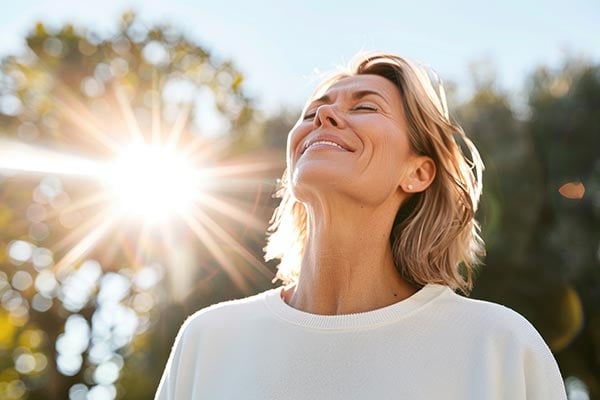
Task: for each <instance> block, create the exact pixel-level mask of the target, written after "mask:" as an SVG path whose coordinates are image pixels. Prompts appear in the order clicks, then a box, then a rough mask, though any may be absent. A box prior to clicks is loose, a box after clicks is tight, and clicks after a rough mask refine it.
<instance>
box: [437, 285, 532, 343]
mask: <svg viewBox="0 0 600 400" xmlns="http://www.w3.org/2000/svg"><path fill="white" fill-rule="evenodd" d="M450 292H451V291H450ZM442 307H445V308H446V311H447V312H448V313H450V314H451V315H453V317H452V318H454V319H455V320H460V321H461V322H462V324H461V325H462V326H463V327H468V328H470V329H474V330H478V331H480V332H481V333H482V334H483V335H484V336H488V335H492V336H494V337H496V338H500V337H502V338H504V339H507V340H512V341H519V342H522V343H523V342H527V343H529V344H530V345H533V344H535V345H540V344H541V343H540V342H543V338H542V337H541V335H540V333H539V332H538V331H537V329H536V328H535V327H534V326H533V324H532V323H531V322H530V321H529V320H528V319H527V318H525V317H524V316H523V315H522V314H520V313H519V312H517V311H515V310H513V309H512V308H509V307H507V306H505V305H502V304H498V303H495V302H491V301H487V300H481V299H474V298H470V297H465V296H462V295H459V294H456V293H454V292H451V294H450V295H448V296H446V297H445V298H444V302H443V304H442Z"/></svg>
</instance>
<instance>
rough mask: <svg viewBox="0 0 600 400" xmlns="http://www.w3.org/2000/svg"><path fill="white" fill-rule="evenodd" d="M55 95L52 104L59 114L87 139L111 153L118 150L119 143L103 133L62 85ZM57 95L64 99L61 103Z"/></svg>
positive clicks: (86, 109)
mask: <svg viewBox="0 0 600 400" xmlns="http://www.w3.org/2000/svg"><path fill="white" fill-rule="evenodd" d="M57 91H58V93H57V95H56V96H53V99H52V100H53V102H54V104H55V105H56V106H57V109H58V111H59V112H61V113H62V115H63V116H64V117H65V118H66V119H67V120H69V121H71V122H72V123H73V124H75V125H76V126H78V127H79V128H81V129H82V130H83V131H85V132H86V133H87V134H88V135H89V137H91V138H92V139H94V140H95V141H96V142H97V143H99V144H101V145H103V146H104V147H106V148H107V149H108V150H110V151H111V152H115V151H117V150H118V148H119V146H120V145H119V143H118V142H116V141H115V140H113V139H112V138H111V137H109V136H108V135H107V134H106V132H105V131H103V130H102V129H101V128H99V127H98V123H97V121H96V117H95V116H94V115H93V114H92V113H91V112H90V111H89V109H88V108H87V107H85V106H84V105H83V104H81V102H80V101H79V100H78V99H77V97H75V96H74V95H73V94H72V93H70V91H69V90H68V89H66V88H63V87H62V85H61V86H59V87H58V88H57ZM59 95H61V96H63V97H65V100H64V101H63V100H62V99H61V98H60V97H59Z"/></svg>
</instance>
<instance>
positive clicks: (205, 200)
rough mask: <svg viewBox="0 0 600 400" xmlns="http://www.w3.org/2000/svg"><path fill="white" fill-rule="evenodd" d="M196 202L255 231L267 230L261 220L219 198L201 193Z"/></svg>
mask: <svg viewBox="0 0 600 400" xmlns="http://www.w3.org/2000/svg"><path fill="white" fill-rule="evenodd" d="M195 200H197V201H198V202H199V203H201V204H203V205H204V206H206V207H208V208H211V209H213V210H215V211H217V212H218V213H220V214H222V215H225V216H228V217H230V218H232V219H234V220H235V221H237V222H241V223H243V224H244V225H245V226H247V227H250V228H252V229H255V230H263V229H265V226H264V223H263V222H262V221H261V220H260V219H258V218H256V217H254V216H253V215H251V214H248V213H246V212H244V211H242V210H241V209H239V208H237V207H234V206H232V205H231V204H229V203H227V202H226V201H223V200H221V199H218V198H217V197H214V196H211V195H209V194H207V193H200V194H198V196H196V197H195Z"/></svg>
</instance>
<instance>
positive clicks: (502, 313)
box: [155, 284, 567, 400]
mask: <svg viewBox="0 0 600 400" xmlns="http://www.w3.org/2000/svg"><path fill="white" fill-rule="evenodd" d="M281 290H282V288H276V289H271V290H267V291H265V292H263V293H260V294H257V295H255V296H252V297H248V298H246V299H241V300H233V301H228V302H224V303H220V304H217V305H214V306H211V307H208V308H206V309H203V310H201V311H199V312H197V313H195V314H194V315H192V316H191V317H190V318H188V319H187V321H186V322H185V323H184V324H183V326H182V328H181V329H180V331H179V334H178V335H177V338H176V340H175V344H174V346H173V349H172V351H171V355H170V357H169V360H168V362H167V365H166V368H165V370H164V373H163V376H162V379H161V381H160V384H159V387H158V391H157V393H156V397H155V400H187V399H249V400H254V399H256V400H258V399H260V400H265V399H286V400H295V399H303V400H307V399H310V400H317V399H323V400H325V399H326V400H335V399H344V400H350V399H415V400H417V399H427V400H431V399H457V400H458V399H460V400H500V399H506V400H521V399H522V400H566V398H567V397H566V394H565V389H564V385H563V380H562V378H561V374H560V371H559V369H558V366H557V364H556V361H555V359H554V357H553V356H552V353H551V352H550V350H549V349H548V347H547V346H546V344H545V342H544V340H543V339H542V338H541V336H540V335H539V333H538V332H537V331H536V330H535V328H534V327H533V326H532V325H531V324H530V323H529V322H528V321H527V320H526V319H525V318H523V317H522V316H521V315H519V314H517V313H516V312H514V311H512V310H511V309H508V308H506V307H504V306H501V305H498V304H494V303H489V302H485V301H480V300H474V299H469V298H466V297H462V296H460V295H458V294H456V293H454V292H453V291H452V290H451V289H450V288H448V287H446V286H443V285H436V284H428V285H426V286H425V287H423V288H422V289H420V290H419V291H418V292H416V293H415V294H413V295H412V296H410V297H409V298H407V299H405V300H402V301H400V302H398V303H395V304H392V305H390V306H387V307H383V308H380V309H377V310H373V311H368V312H363V313H356V314H347V315H316V314H310V313H306V312H303V311H299V310H297V309H295V308H293V307H291V306H289V305H288V304H286V303H285V302H284V301H283V299H282V298H281Z"/></svg>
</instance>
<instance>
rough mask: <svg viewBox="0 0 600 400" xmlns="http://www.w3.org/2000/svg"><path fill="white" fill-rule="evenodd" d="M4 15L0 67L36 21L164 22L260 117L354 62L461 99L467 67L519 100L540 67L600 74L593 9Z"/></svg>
mask: <svg viewBox="0 0 600 400" xmlns="http://www.w3.org/2000/svg"><path fill="white" fill-rule="evenodd" d="M4 3H5V4H4V5H3V7H2V12H1V13H0V56H4V55H8V54H15V53H18V52H20V51H22V49H23V48H24V37H25V36H26V34H27V33H28V32H29V31H30V30H31V29H32V27H33V26H34V24H35V23H36V22H37V21H42V22H44V23H45V24H47V25H49V26H55V27H58V26H60V25H61V24H63V23H67V22H69V23H73V24H74V25H76V26H82V27H86V28H88V29H91V30H95V31H98V32H104V33H110V32H111V31H112V30H114V29H115V27H116V25H117V21H118V19H119V16H120V15H121V14H122V13H123V12H124V11H126V10H135V11H136V12H137V13H138V15H139V16H140V17H141V18H142V20H143V21H145V22H146V23H148V24H152V23H153V22H168V23H170V24H171V25H173V26H176V27H178V28H180V29H181V30H182V31H183V32H185V33H186V34H187V35H188V36H189V37H191V38H192V39H194V40H195V41H197V42H198V43H199V44H201V45H202V46H204V47H206V48H208V49H210V50H211V51H212V53H213V54H214V55H216V56H218V57H219V58H223V59H231V60H233V62H234V63H235V65H236V66H237V68H238V69H240V70H241V71H242V72H243V73H244V76H245V79H246V89H247V92H248V93H249V94H250V95H251V96H252V97H253V98H254V99H256V102H257V105H258V107H259V108H262V109H263V110H266V111H267V112H276V111H277V110H279V109H280V108H281V107H288V108H292V109H294V108H296V107H297V108H300V106H301V105H302V104H303V102H304V100H305V99H306V98H307V97H308V96H309V95H310V93H311V92H312V89H313V88H314V86H315V85H316V83H317V82H318V73H319V72H323V71H329V70H331V69H333V68H334V67H335V66H337V65H339V64H343V63H345V62H347V61H349V60H350V59H351V58H352V56H354V55H355V54H356V53H357V52H359V51H369V50H380V51H388V52H393V53H396V54H398V55H402V56H406V57H409V58H412V59H415V60H418V61H420V62H423V63H425V64H427V65H429V66H431V67H433V68H434V69H435V70H436V71H437V72H438V74H439V75H440V76H441V77H442V79H443V80H444V81H446V82H449V81H451V82H453V83H455V84H456V86H457V88H458V90H459V95H463V96H466V95H468V92H469V88H470V87H471V85H472V79H471V78H470V77H471V74H470V72H469V66H470V65H472V64H473V63H479V64H481V63H484V64H486V63H487V65H491V66H492V67H493V69H494V70H495V72H496V74H497V77H498V84H499V86H500V87H501V88H502V89H504V90H507V91H510V92H511V93H512V96H513V97H515V96H517V97H518V96H519V91H520V90H521V89H522V88H523V87H524V84H525V80H526V77H527V76H528V74H530V73H531V72H532V71H533V70H534V69H535V68H536V66H539V65H548V66H550V67H553V68H557V67H559V66H560V65H561V62H562V60H564V58H565V56H566V55H571V56H576V57H584V58H586V59H587V60H589V61H590V62H594V63H598V62H600V24H598V21H599V20H600V2H599V1H597V0H570V1H569V2H558V1H554V0H550V1H542V0H531V1H527V0H522V1H515V0H505V1H496V2H481V1H475V0H455V1H452V2H439V1H433V0H419V1H399V0H395V1H394V0H369V1H364V0H363V1H355V0H348V1H333V0H322V1H317V0H303V1H294V2H291V1H288V2H284V1H275V0H255V1H241V0H230V1H211V2H207V1H202V0H195V1H192V0H169V1H158V0H143V1H142V0H131V1H124V0H102V1H98V2H83V1H80V0H62V1H61V0H54V1H47V0H38V1H35V0H20V1H13V2H8V1H5V2H4ZM517 101H518V100H517Z"/></svg>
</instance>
